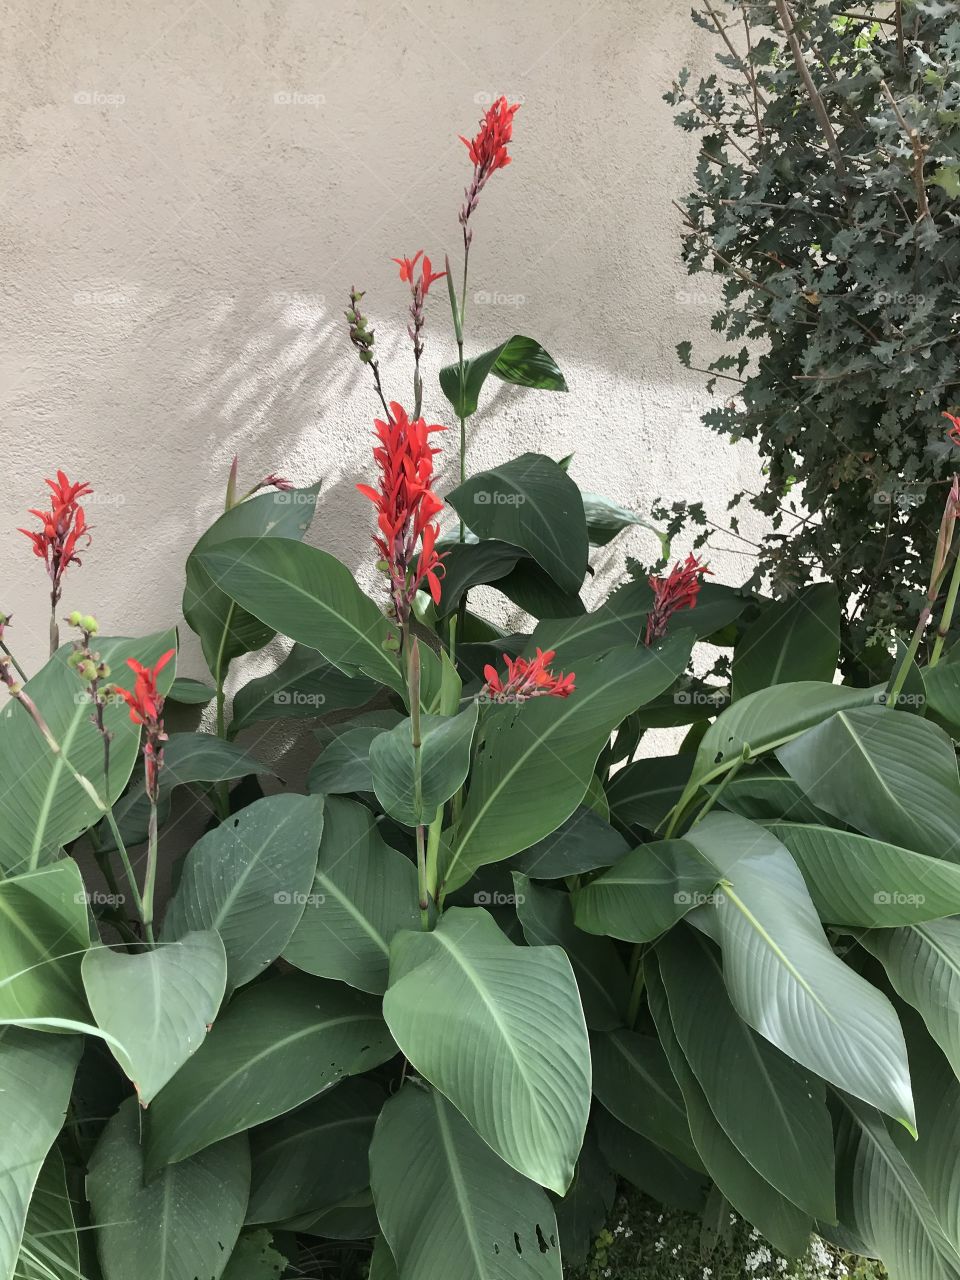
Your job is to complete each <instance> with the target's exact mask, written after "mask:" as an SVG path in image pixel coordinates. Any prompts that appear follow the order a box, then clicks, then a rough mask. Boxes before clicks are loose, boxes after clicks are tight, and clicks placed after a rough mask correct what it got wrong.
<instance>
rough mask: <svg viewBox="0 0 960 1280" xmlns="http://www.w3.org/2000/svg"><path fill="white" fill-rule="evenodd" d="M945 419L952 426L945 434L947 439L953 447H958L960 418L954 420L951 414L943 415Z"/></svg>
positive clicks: (959, 441)
mask: <svg viewBox="0 0 960 1280" xmlns="http://www.w3.org/2000/svg"><path fill="white" fill-rule="evenodd" d="M943 416H944V417H945V418H949V419H950V421H951V422H952V423H953V426H952V427H951V428H950V430H949V431H948V432H947V439H948V440H949V441H950V442H951V443H952V444H955V445H960V418H955V417H954V416H953V414H952V413H944V415H943Z"/></svg>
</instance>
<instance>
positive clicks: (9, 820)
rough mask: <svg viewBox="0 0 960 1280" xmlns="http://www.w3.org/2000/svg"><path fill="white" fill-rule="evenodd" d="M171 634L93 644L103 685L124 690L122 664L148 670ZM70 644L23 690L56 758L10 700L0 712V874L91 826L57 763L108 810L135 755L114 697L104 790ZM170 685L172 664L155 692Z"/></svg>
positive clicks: (99, 742)
mask: <svg viewBox="0 0 960 1280" xmlns="http://www.w3.org/2000/svg"><path fill="white" fill-rule="evenodd" d="M176 645H177V636H176V632H175V631H165V632H162V633H159V634H157V635H152V636H146V637H144V638H143V639H142V640H129V639H107V638H103V639H100V638H99V637H98V639H97V649H98V651H99V652H100V654H101V656H102V658H103V660H104V662H106V663H108V664H109V666H110V667H111V670H112V675H111V681H112V682H113V683H114V684H118V685H120V686H122V687H123V688H124V689H132V688H133V681H134V674H133V672H132V671H131V670H130V669H129V668H128V666H127V662H126V660H127V659H128V658H136V659H138V660H139V661H140V662H143V663H145V664H153V663H155V662H156V661H157V660H158V658H159V657H160V656H161V654H163V653H165V652H166V651H167V650H168V649H175V648H176ZM72 652H73V646H72V645H69V644H67V645H63V647H62V648H60V649H59V650H58V651H57V652H56V653H55V654H54V656H53V657H52V658H51V659H50V661H49V662H48V663H47V664H46V666H45V667H44V668H43V670H42V671H40V672H38V673H37V675H35V676H34V677H33V678H32V679H31V680H28V681H27V683H26V684H25V686H24V689H25V691H26V692H27V693H28V694H29V696H30V697H31V698H32V699H33V701H34V702H35V703H36V705H37V707H38V708H39V709H40V711H41V713H42V715H43V718H44V719H45V721H46V723H47V725H48V726H49V728H50V731H51V733H52V734H53V736H54V738H55V739H56V740H57V742H58V743H59V744H60V747H61V750H62V753H63V754H62V755H54V753H53V752H52V751H51V750H50V747H49V746H48V745H47V742H46V740H45V739H44V737H43V735H42V734H41V733H40V730H39V729H38V728H37V726H36V725H35V724H34V722H33V719H32V718H31V717H30V715H29V714H28V713H27V712H26V711H25V710H24V709H23V707H22V706H20V705H19V704H18V703H17V702H15V701H14V700H10V701H9V702H8V703H7V705H6V706H4V708H3V709H2V710H0V778H2V779H3V786H2V788H0V871H2V872H4V873H7V874H9V873H11V872H14V871H17V870H27V869H29V868H30V867H31V865H32V866H34V867H35V866H36V865H38V863H40V862H42V861H47V860H49V859H50V858H51V857H55V856H56V854H57V851H58V850H59V849H60V848H61V847H63V846H65V845H67V844H69V843H70V842H71V841H72V840H75V839H76V838H77V836H79V835H82V833H83V832H84V831H86V830H87V828H88V827H90V826H92V825H93V823H95V822H96V821H97V820H98V819H99V817H100V815H101V810H100V809H99V808H98V805H97V802H96V800H95V799H94V798H93V797H92V796H91V795H89V794H88V792H87V791H86V790H85V789H84V788H83V787H82V786H81V785H80V784H79V783H78V782H77V781H76V779H75V778H74V777H73V775H72V774H71V773H70V770H69V769H68V767H67V764H66V762H65V760H64V759H63V756H66V759H67V760H69V762H70V764H71V765H72V766H73V768H74V769H75V770H76V771H77V773H79V774H80V775H81V776H82V777H85V778H87V779H89V781H90V783H91V785H92V786H93V788H94V790H95V791H96V792H97V793H98V794H99V795H101V796H102V797H103V798H104V800H106V801H107V802H108V803H113V801H115V800H116V799H117V798H118V797H119V796H120V793H121V792H122V791H123V789H124V787H125V786H126V785H127V782H128V780H129V778H130V773H131V770H132V769H133V766H134V764H135V763H136V759H137V755H138V753H139V750H140V730H139V728H138V727H137V726H136V725H134V724H132V723H131V721H130V712H129V709H128V708H127V706H126V704H125V703H123V702H122V701H121V699H120V698H111V699H109V700H108V703H107V707H106V709H105V711H104V725H105V728H106V729H107V731H108V732H109V733H110V734H111V735H112V737H111V742H110V787H109V790H108V789H107V788H106V787H105V785H104V776H103V739H102V738H101V736H100V734H99V732H98V731H97V727H96V725H95V724H94V723H93V721H92V716H91V712H92V708H91V704H90V701H89V699H88V698H87V697H86V696H85V695H84V691H83V685H82V684H81V682H80V680H79V678H78V676H77V674H76V672H75V671H73V670H72V669H71V668H70V667H68V666H67V659H68V657H69V656H70V654H71V653H72ZM173 678H174V664H173V663H172V662H171V663H168V664H167V666H166V667H165V668H164V670H163V671H162V672H161V673H160V679H159V681H158V685H159V688H160V691H161V693H163V692H166V690H167V689H169V687H170V684H171V683H172V681H173Z"/></svg>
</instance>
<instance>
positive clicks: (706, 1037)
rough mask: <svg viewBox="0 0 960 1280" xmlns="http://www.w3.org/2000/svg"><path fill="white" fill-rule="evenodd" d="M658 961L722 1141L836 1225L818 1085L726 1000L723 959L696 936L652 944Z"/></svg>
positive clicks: (828, 1136) (829, 1138)
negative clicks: (722, 969) (717, 1124)
mask: <svg viewBox="0 0 960 1280" xmlns="http://www.w3.org/2000/svg"><path fill="white" fill-rule="evenodd" d="M657 959H658V960H659V962H660V975H661V978H662V980H663V985H664V988H665V990H666V993H667V1000H668V1004H669V1007H670V1020H671V1022H672V1023H673V1029H674V1031H675V1033H676V1037H677V1042H678V1044H679V1045H680V1048H681V1050H682V1052H683V1056H684V1058H686V1060H687V1062H688V1063H689V1065H690V1069H691V1071H692V1072H693V1073H694V1075H695V1076H696V1077H697V1082H698V1084H699V1085H700V1088H701V1089H702V1090H703V1094H704V1097H705V1098H706V1100H707V1102H708V1103H709V1106H710V1110H711V1111H712V1112H713V1114H714V1115H715V1116H716V1118H717V1120H718V1121H719V1123H720V1125H721V1126H722V1128H723V1130H724V1132H725V1133H726V1135H727V1137H728V1138H729V1139H730V1140H731V1142H733V1144H734V1146H735V1147H736V1148H737V1150H738V1151H739V1152H740V1154H741V1155H742V1156H743V1157H744V1159H746V1160H747V1161H748V1162H749V1163H750V1164H751V1165H752V1166H753V1167H754V1169H756V1170H757V1172H758V1173H759V1174H761V1176H762V1177H764V1178H765V1179H766V1180H767V1182H769V1183H771V1185H772V1186H774V1187H776V1189H777V1190H778V1191H779V1192H780V1193H781V1194H782V1195H783V1196H785V1197H786V1198H787V1199H788V1200H790V1201H791V1202H792V1203H793V1204H795V1205H796V1206H797V1207H798V1208H800V1209H803V1210H805V1211H806V1212H807V1213H809V1214H811V1215H812V1216H813V1217H815V1218H819V1219H821V1220H822V1221H824V1222H836V1218H837V1214H836V1206H835V1203H834V1193H833V1184H834V1167H833V1127H832V1125H831V1123H830V1115H829V1112H828V1111H827V1104H826V1097H825V1090H824V1086H823V1081H822V1080H818V1079H817V1078H816V1077H815V1076H811V1075H809V1074H808V1073H807V1072H806V1071H804V1070H803V1069H802V1068H801V1067H798V1066H797V1064H796V1063H795V1062H793V1061H792V1060H791V1059H790V1058H788V1057H787V1056H786V1055H785V1054H783V1053H781V1052H780V1050H779V1049H776V1048H774V1047H773V1045H771V1044H769V1043H768V1042H767V1041H766V1040H765V1039H764V1038H763V1037H762V1036H758V1035H757V1034H756V1032H755V1031H753V1030H751V1028H750V1027H748V1026H747V1024H746V1023H745V1022H744V1021H743V1019H742V1018H741V1017H740V1015H739V1014H738V1013H737V1011H736V1010H735V1009H734V1007H733V1004H732V1003H731V1000H730V997H729V995H728V994H727V990H726V988H725V986H724V983H723V974H722V971H721V967H720V957H719V955H718V953H717V951H716V949H715V948H714V947H713V946H712V944H711V943H710V942H708V941H707V939H706V938H704V937H703V936H702V934H698V933H696V932H695V931H693V930H683V931H680V930H676V929H674V930H673V931H672V932H671V933H669V934H668V935H667V936H666V938H664V939H663V940H662V941H661V942H660V944H659V945H658V947H657ZM758 1116H762V1117H763V1123H762V1124H758V1123H757V1117H758ZM680 1154H682V1153H680Z"/></svg>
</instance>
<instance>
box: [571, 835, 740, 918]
mask: <svg viewBox="0 0 960 1280" xmlns="http://www.w3.org/2000/svg"><path fill="white" fill-rule="evenodd" d="M718 879H719V875H718V873H717V871H716V869H715V868H714V867H712V866H711V865H710V863H708V862H706V861H705V860H704V859H703V858H702V857H701V856H700V854H699V853H698V852H697V850H696V849H695V848H694V847H693V845H692V844H688V843H687V842H686V841H684V840H657V841H654V842H653V843H652V844H642V845H640V846H639V848H637V849H632V850H631V851H630V852H629V853H627V854H625V855H624V857H622V858H621V859H620V861H619V862H618V863H617V864H616V866H613V867H611V868H610V870H609V871H605V872H604V873H603V875H601V876H598V877H597V878H596V879H595V880H591V881H590V883H589V884H587V885H584V886H583V888H581V889H577V890H576V892H575V893H574V894H573V912H574V919H575V920H576V922H577V927H578V928H580V929H585V930H586V931H587V932H588V933H600V934H607V935H609V936H610V937H611V938H622V939H623V940H624V941H625V942H652V941H653V940H654V938H656V937H658V936H659V935H660V934H661V933H664V932H665V931H666V930H667V929H669V928H670V927H671V926H672V925H674V924H676V922H677V921H678V920H680V919H681V918H682V917H683V916H685V915H686V914H687V912H688V911H690V910H691V908H693V907H695V906H698V905H700V904H701V903H703V902H705V901H706V899H707V897H708V895H709V894H710V893H711V892H712V890H713V888H714V886H715V885H716V883H717V880H718Z"/></svg>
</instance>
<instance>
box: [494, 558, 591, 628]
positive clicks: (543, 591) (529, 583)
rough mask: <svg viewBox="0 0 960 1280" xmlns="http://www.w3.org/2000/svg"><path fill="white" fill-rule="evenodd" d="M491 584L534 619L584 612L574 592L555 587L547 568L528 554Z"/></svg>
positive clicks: (584, 609) (581, 603)
mask: <svg viewBox="0 0 960 1280" xmlns="http://www.w3.org/2000/svg"><path fill="white" fill-rule="evenodd" d="M490 586H491V587H492V588H493V590H494V591H499V592H500V593H501V594H502V595H505V596H506V597H507V599H508V600H509V601H510V602H511V603H512V604H515V605H516V606H517V608H518V609H521V610H522V611H523V612H524V613H529V614H530V615H531V617H534V618H569V617H571V616H573V615H574V614H578V613H585V612H586V608H585V606H584V603H583V601H582V600H581V599H580V596H579V595H578V593H577V592H576V591H566V590H564V589H563V587H558V586H557V584H556V582H554V580H553V578H551V577H550V576H549V574H547V572H546V570H544V569H542V568H541V567H540V565H539V564H537V562H536V561H535V560H533V559H531V558H530V557H529V556H525V557H524V558H523V559H522V560H518V561H517V563H516V564H515V565H514V567H513V568H512V569H511V570H510V572H509V573H507V574H504V576H503V577H502V578H498V579H497V581H496V582H492V583H491V584H490Z"/></svg>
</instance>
